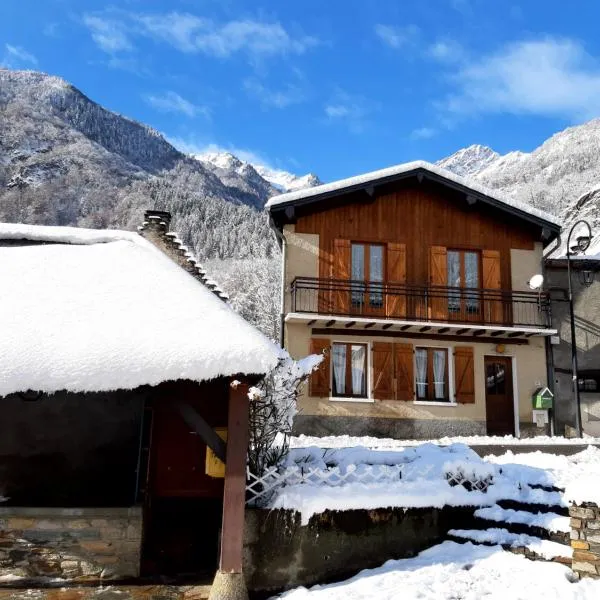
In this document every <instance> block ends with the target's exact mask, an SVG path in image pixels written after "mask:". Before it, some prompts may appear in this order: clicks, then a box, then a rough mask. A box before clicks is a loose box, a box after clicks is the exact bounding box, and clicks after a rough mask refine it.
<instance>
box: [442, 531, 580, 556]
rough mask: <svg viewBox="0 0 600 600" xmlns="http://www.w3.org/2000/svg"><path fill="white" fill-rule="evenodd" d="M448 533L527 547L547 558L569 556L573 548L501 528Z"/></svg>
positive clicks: (491, 542)
mask: <svg viewBox="0 0 600 600" xmlns="http://www.w3.org/2000/svg"><path fill="white" fill-rule="evenodd" d="M448 534H449V535H453V536H454V537H458V538H463V539H466V540H471V541H473V542H477V543H479V544H493V545H501V546H509V547H510V548H527V549H528V550H531V551H532V552H535V553H536V554H537V555H538V556H541V557H542V558H545V559H547V560H552V559H553V558H563V557H565V558H570V557H571V556H572V555H573V549H572V548H571V547H570V546H565V545H564V544H559V543H558V542H552V541H550V540H542V539H540V538H538V537H534V536H532V535H527V534H526V533H512V532H510V531H508V530H507V529H503V528H494V527H492V528H490V529H450V531H448Z"/></svg>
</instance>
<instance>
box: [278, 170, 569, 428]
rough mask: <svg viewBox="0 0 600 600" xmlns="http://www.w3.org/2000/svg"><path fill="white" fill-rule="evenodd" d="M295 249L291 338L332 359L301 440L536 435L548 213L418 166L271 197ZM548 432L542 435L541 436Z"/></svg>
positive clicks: (305, 411) (309, 398) (290, 272)
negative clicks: (536, 280)
mask: <svg viewBox="0 0 600 600" xmlns="http://www.w3.org/2000/svg"><path fill="white" fill-rule="evenodd" d="M268 209H269V211H270V218H271V222H272V225H273V227H274V229H275V231H276V233H277V235H278V238H279V240H280V243H281V245H282V248H283V256H284V259H283V262H284V264H283V269H284V275H283V285H284V290H283V310H282V313H283V314H282V339H283V345H284V347H285V348H286V349H287V350H288V351H289V352H290V354H291V355H292V356H293V357H300V356H304V355H306V354H307V353H309V352H325V353H326V356H327V360H326V362H324V363H323V366H322V367H321V369H320V370H319V371H318V372H317V373H316V374H314V375H313V376H312V380H311V384H310V389H309V390H308V391H307V393H306V394H305V395H304V396H303V397H302V399H301V401H300V406H299V408H300V411H301V412H300V414H299V415H298V416H297V417H296V421H295V429H296V432H297V433H306V434H313V435H326V434H362V435H369V434H372V435H379V436H391V437H398V438H436V437H441V436H446V435H471V434H486V433H487V434H496V435H504V434H514V435H517V436H519V435H521V436H523V435H526V434H527V432H528V430H531V429H533V430H535V425H534V424H533V423H532V421H533V414H532V394H533V393H534V392H535V391H536V390H538V389H539V388H544V387H545V386H546V385H547V383H548V374H547V360H546V355H547V340H548V337H549V336H551V335H553V334H555V333H556V330H554V329H553V328H552V326H551V319H550V310H549V306H550V305H549V299H548V296H547V294H546V293H545V292H543V291H541V290H539V291H537V290H532V289H530V287H529V285H528V283H529V281H530V279H531V278H532V276H533V275H536V274H540V273H542V251H543V248H544V247H545V246H546V245H548V244H550V243H551V242H552V241H553V240H555V239H556V237H557V236H558V234H559V231H560V225H559V222H558V221H557V220H556V219H555V218H553V217H551V216H550V215H548V214H545V213H543V212H541V211H539V210H536V209H534V208H531V207H530V206H526V205H523V204H519V203H516V202H513V201H511V200H508V199H505V198H501V197H497V196H495V195H493V194H491V193H490V192H488V191H485V190H483V189H479V188H477V187H474V186H473V185H471V184H469V183H467V182H466V181H465V180H463V179H462V178H460V177H458V176H455V175H453V174H452V173H450V172H448V171H445V170H444V169H441V168H439V167H436V166H434V165H431V164H429V163H426V162H413V163H408V164H404V165H400V166H397V167H392V168H389V169H384V170H381V171H376V172H373V173H367V174H365V175H360V176H357V177H353V178H350V179H346V180H342V181H337V182H334V183H331V184H326V185H322V186H319V187H315V188H309V189H304V190H300V191H296V192H291V193H287V194H283V195H281V196H276V197H275V198H273V199H271V200H270V202H269V203H268ZM537 431H539V429H538V430H537Z"/></svg>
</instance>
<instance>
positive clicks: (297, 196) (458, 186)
mask: <svg viewBox="0 0 600 600" xmlns="http://www.w3.org/2000/svg"><path fill="white" fill-rule="evenodd" d="M384 171H388V170H387V169H386V170H384ZM378 173H379V172H377V171H376V172H374V173H373V178H368V177H367V176H365V177H359V178H350V179H349V180H348V181H349V183H348V185H340V186H333V187H332V186H331V185H327V184H326V185H322V186H319V187H318V188H308V189H307V190H302V191H300V192H295V193H291V194H285V195H284V196H290V199H289V200H286V199H285V198H282V200H281V201H276V198H277V197H275V198H274V199H273V200H274V203H273V204H271V205H270V206H268V210H269V213H270V220H271V224H272V226H273V227H275V228H276V229H277V230H279V231H281V230H282V229H283V226H284V225H285V224H287V223H294V222H295V220H296V217H297V212H298V211H299V210H302V209H309V210H310V209H312V208H317V206H318V205H319V204H321V203H322V202H323V201H326V200H332V199H334V198H341V197H342V196H346V195H349V194H352V193H355V192H360V191H363V192H364V193H365V194H366V195H368V196H369V197H373V196H374V195H375V192H376V189H377V188H378V187H382V186H384V185H388V184H391V183H395V182H399V181H405V180H409V179H415V180H416V181H417V182H418V183H422V182H423V181H431V182H434V183H437V184H439V185H442V186H444V187H446V188H449V189H452V190H453V191H455V192H457V193H459V194H460V195H462V196H463V197H464V199H465V201H466V202H467V203H468V204H469V205H473V204H475V203H477V202H483V203H484V204H486V205H488V206H492V207H494V208H495V209H498V210H500V211H502V212H505V213H507V214H509V215H511V216H513V217H517V218H519V219H521V220H522V221H525V222H527V223H530V224H532V225H535V226H537V227H539V228H540V229H541V238H542V240H543V241H544V243H545V244H548V243H550V242H551V241H553V240H554V239H556V238H557V237H558V235H559V233H560V230H561V226H560V225H559V224H558V223H556V222H555V221H553V220H549V219H550V217H548V219H545V218H544V217H543V216H541V214H536V212H537V213H540V212H541V211H534V210H533V209H532V212H528V211H527V210H523V209H521V208H519V206H516V205H513V204H511V203H508V202H507V201H503V200H501V199H499V198H495V197H494V196H493V195H490V194H486V193H484V192H482V191H481V190H479V189H476V188H474V187H470V186H469V185H467V184H466V183H462V182H461V181H458V180H459V179H462V178H458V177H456V178H455V177H452V178H451V177H446V176H444V175H442V174H440V173H439V172H438V171H437V170H430V169H428V168H427V167H425V166H423V164H419V165H417V166H415V167H414V168H410V169H407V170H401V171H400V172H395V173H394V172H392V173H391V174H388V175H385V174H383V175H379V174H378ZM354 179H359V181H358V182H356V183H352V181H353V180H354ZM340 183H342V182H340ZM319 188H323V190H322V191H319ZM302 192H304V194H303V193H302ZM542 214H543V213H542Z"/></svg>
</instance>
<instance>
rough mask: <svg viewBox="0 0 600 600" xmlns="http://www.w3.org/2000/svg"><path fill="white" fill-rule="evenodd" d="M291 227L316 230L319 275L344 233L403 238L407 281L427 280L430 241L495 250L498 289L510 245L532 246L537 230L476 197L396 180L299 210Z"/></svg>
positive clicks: (324, 274) (325, 273) (506, 273)
mask: <svg viewBox="0 0 600 600" xmlns="http://www.w3.org/2000/svg"><path fill="white" fill-rule="evenodd" d="M351 200H354V201H351ZM296 232H297V233H313V234H314V233H316V234H318V235H319V243H320V253H319V277H321V278H329V277H330V273H331V272H332V265H333V251H334V243H335V240H336V239H346V240H352V241H357V242H373V243H376V242H379V243H397V244H406V282H407V283H410V284H416V285H427V284H428V282H429V269H430V258H429V249H430V247H431V246H444V247H446V248H457V249H477V250H484V249H485V250H492V251H497V252H498V253H499V255H500V277H501V287H502V289H510V288H511V265H510V250H511V248H514V249H521V250H533V249H534V242H535V241H537V239H538V237H537V236H539V233H538V230H537V228H536V227H535V226H528V225H527V224H526V223H521V222H518V221H517V220H516V219H514V218H512V217H511V216H510V215H507V214H504V213H501V212H500V211H497V210H494V209H493V208H491V207H488V206H486V205H484V204H483V203H481V202H477V203H475V204H474V205H472V206H470V205H468V204H467V202H466V201H464V199H461V198H460V197H455V196H454V195H453V194H452V193H451V192H444V191H440V189H439V188H436V187H434V186H433V185H429V184H427V183H423V184H421V185H416V184H411V185H410V186H407V185H406V184H404V183H399V184H396V186H395V189H394V190H386V191H385V194H381V195H380V196H378V197H376V198H375V199H372V200H370V201H368V202H365V201H361V198H360V197H358V196H357V195H356V194H354V195H351V196H348V198H347V201H346V202H344V203H342V202H339V201H338V202H335V203H333V204H332V205H331V207H330V208H328V209H326V208H323V207H320V209H319V210H318V211H311V212H310V213H309V214H299V215H298V218H297V221H296Z"/></svg>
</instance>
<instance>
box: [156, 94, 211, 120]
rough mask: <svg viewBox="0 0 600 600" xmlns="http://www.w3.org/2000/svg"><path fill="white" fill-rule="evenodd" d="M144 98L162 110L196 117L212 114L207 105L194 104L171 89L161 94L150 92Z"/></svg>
mask: <svg viewBox="0 0 600 600" xmlns="http://www.w3.org/2000/svg"><path fill="white" fill-rule="evenodd" d="M144 100H146V102H147V103H148V104H150V106H153V107H154V108H156V109H157V110H160V111H162V112H171V113H180V114H183V115H186V116H188V117H196V116H198V115H203V116H205V117H209V116H210V111H209V109H208V108H207V107H206V106H199V105H197V104H193V103H192V102H190V101H189V100H186V99H185V98H183V97H182V96H180V95H179V94H178V93H177V92H173V91H170V90H169V91H168V92H165V93H164V94H160V95H154V94H148V95H146V96H144Z"/></svg>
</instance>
